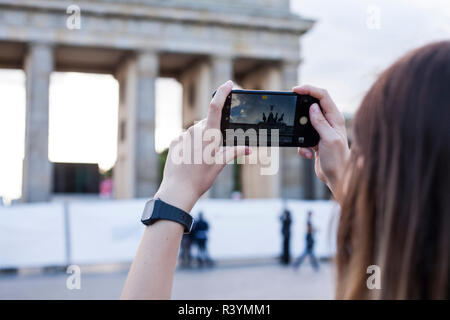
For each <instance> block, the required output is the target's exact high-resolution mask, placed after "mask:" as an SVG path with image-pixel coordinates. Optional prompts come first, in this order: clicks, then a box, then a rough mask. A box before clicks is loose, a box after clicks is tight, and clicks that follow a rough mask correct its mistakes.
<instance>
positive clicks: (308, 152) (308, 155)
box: [306, 151, 312, 159]
mask: <svg viewBox="0 0 450 320" xmlns="http://www.w3.org/2000/svg"><path fill="white" fill-rule="evenodd" d="M306 157H307V158H308V159H311V157H312V153H311V151H307V152H306Z"/></svg>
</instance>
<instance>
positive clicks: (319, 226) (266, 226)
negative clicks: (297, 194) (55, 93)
mask: <svg viewBox="0 0 450 320" xmlns="http://www.w3.org/2000/svg"><path fill="white" fill-rule="evenodd" d="M285 203H286V205H287V207H288V208H289V209H290V211H291V213H292V219H293V223H292V228H291V246H292V250H291V252H292V253H293V254H294V255H299V254H300V253H301V251H302V250H303V248H304V246H305V230H306V216H307V214H306V213H307V211H308V210H311V211H313V218H312V221H313V225H314V227H315V228H316V230H317V232H316V234H315V239H316V254H317V256H319V257H330V256H332V255H333V254H334V252H335V236H336V225H337V220H338V219H337V218H338V213H339V208H338V206H337V205H336V203H335V202H332V201H300V200H288V201H286V202H285ZM144 204H145V200H143V199H136V200H98V201H84V202H81V201H80V202H78V201H73V202H69V203H42V204H23V205H16V206H13V207H0V268H1V269H2V268H23V267H44V266H65V265H68V264H100V263H101V264H104V263H121V262H130V261H131V260H132V259H133V257H134V255H135V252H136V250H137V247H138V244H139V241H140V238H141V235H142V232H143V230H144V226H143V225H142V224H141V223H140V221H139V220H140V215H141V212H142V209H143V207H144ZM282 210H283V202H282V201H281V200H280V199H267V200H266V199H258V200H235V201H234V200H222V199H205V200H200V201H199V202H198V203H197V205H196V206H195V207H194V209H193V211H192V213H193V215H194V216H196V215H197V214H198V212H200V211H202V212H203V214H204V217H205V218H206V219H207V221H208V222H209V225H210V231H209V243H208V247H209V252H210V255H211V257H212V258H213V259H252V258H272V257H276V256H278V255H279V254H280V252H281V242H282V236H281V222H280V214H281V212H282Z"/></svg>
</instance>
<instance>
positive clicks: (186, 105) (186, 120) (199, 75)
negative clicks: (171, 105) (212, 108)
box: [179, 59, 212, 129]
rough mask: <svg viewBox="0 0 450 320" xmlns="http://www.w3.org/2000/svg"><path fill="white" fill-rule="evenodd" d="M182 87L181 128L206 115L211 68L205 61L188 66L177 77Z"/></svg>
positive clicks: (209, 100)
mask: <svg viewBox="0 0 450 320" xmlns="http://www.w3.org/2000/svg"><path fill="white" fill-rule="evenodd" d="M179 81H180V82H181V85H182V86H183V128H184V129H187V128H188V127H190V126H191V125H193V124H194V123H195V122H196V121H199V120H201V119H204V118H205V117H206V116H207V115H208V109H209V103H210V102H211V94H212V88H211V66H210V63H209V61H208V60H207V59H204V60H200V61H197V62H196V63H194V64H193V65H190V66H189V67H188V68H186V70H184V71H183V73H182V74H181V75H180V77H179Z"/></svg>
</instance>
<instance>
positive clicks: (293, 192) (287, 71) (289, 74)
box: [280, 60, 304, 199]
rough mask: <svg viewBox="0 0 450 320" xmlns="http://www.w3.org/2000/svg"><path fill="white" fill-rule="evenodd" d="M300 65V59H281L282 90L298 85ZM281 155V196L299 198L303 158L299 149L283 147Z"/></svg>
mask: <svg viewBox="0 0 450 320" xmlns="http://www.w3.org/2000/svg"><path fill="white" fill-rule="evenodd" d="M298 65H299V61H296V60H292V61H281V63H280V71H281V78H282V83H283V85H282V90H285V91H291V90H292V87H294V86H296V85H298ZM280 155H281V156H280V157H281V159H280V163H281V164H280V166H281V168H282V170H281V172H282V176H281V186H282V187H281V189H282V190H281V196H282V197H284V198H297V199H298V198H301V197H303V189H304V181H303V179H302V169H303V160H302V159H301V158H300V156H299V155H298V154H297V149H296V148H281V150H280Z"/></svg>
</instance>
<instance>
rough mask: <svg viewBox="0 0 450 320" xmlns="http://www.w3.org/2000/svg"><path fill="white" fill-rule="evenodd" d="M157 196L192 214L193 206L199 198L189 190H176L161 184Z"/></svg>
mask: <svg viewBox="0 0 450 320" xmlns="http://www.w3.org/2000/svg"><path fill="white" fill-rule="evenodd" d="M154 197H155V198H158V199H161V200H162V201H164V202H166V203H168V204H170V205H172V206H174V207H177V208H178V209H181V210H183V211H185V212H186V213H188V214H190V212H191V210H192V208H193V207H194V205H195V203H196V202H197V200H198V197H196V196H195V195H193V194H191V193H190V192H189V191H187V190H178V191H177V190H176V189H175V188H169V187H166V186H164V185H162V184H161V186H160V188H159V189H158V191H157V192H156V193H155V196H154Z"/></svg>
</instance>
